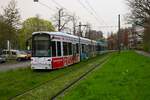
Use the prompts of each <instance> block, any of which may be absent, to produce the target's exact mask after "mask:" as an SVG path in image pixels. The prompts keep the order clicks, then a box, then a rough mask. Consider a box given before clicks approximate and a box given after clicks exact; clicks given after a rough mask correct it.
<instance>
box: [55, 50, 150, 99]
mask: <svg viewBox="0 0 150 100" xmlns="http://www.w3.org/2000/svg"><path fill="white" fill-rule="evenodd" d="M57 99H60V100H150V58H149V57H145V56H142V55H139V54H137V53H135V52H133V51H126V52H122V53H121V54H118V53H116V54H113V56H112V57H111V59H110V60H109V61H108V62H107V63H106V64H104V65H103V67H102V68H101V69H97V70H95V71H94V72H93V73H91V74H90V75H88V77H87V78H86V79H84V80H82V81H80V82H79V83H78V84H77V85H75V86H74V87H73V88H71V89H69V90H68V91H67V92H65V94H64V96H61V97H59V98H57Z"/></svg>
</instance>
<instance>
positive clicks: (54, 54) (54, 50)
mask: <svg viewBox="0 0 150 100" xmlns="http://www.w3.org/2000/svg"><path fill="white" fill-rule="evenodd" d="M51 45H52V57H56V42H55V41H52V43H51Z"/></svg>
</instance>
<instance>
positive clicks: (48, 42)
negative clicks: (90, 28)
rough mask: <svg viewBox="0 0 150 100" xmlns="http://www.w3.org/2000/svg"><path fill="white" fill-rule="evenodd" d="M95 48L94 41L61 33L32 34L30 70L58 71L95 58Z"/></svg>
mask: <svg viewBox="0 0 150 100" xmlns="http://www.w3.org/2000/svg"><path fill="white" fill-rule="evenodd" d="M97 46H98V44H97V42H96V41H94V40H90V39H87V38H83V37H78V36H74V35H71V34H67V33H63V32H44V31H43V32H33V33H32V58H31V69H59V68H63V67H65V66H69V65H71V64H75V63H78V62H80V61H81V60H84V59H88V58H90V57H93V56H96V54H97V50H100V49H98V48H97ZM99 46H100V45H99Z"/></svg>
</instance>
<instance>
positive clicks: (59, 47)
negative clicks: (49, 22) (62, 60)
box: [57, 42, 61, 56]
mask: <svg viewBox="0 0 150 100" xmlns="http://www.w3.org/2000/svg"><path fill="white" fill-rule="evenodd" d="M57 56H61V43H60V42H57Z"/></svg>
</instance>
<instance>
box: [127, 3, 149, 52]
mask: <svg viewBox="0 0 150 100" xmlns="http://www.w3.org/2000/svg"><path fill="white" fill-rule="evenodd" d="M127 3H128V6H129V7H130V11H131V14H130V16H129V21H130V22H132V23H133V26H136V25H138V26H142V27H143V28H144V29H145V31H144V34H142V35H141V37H142V38H143V41H144V49H145V50H147V51H150V0H127ZM137 35H139V34H137ZM139 36H140V35H139Z"/></svg>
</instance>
